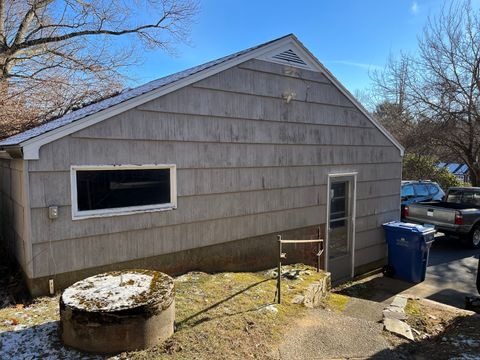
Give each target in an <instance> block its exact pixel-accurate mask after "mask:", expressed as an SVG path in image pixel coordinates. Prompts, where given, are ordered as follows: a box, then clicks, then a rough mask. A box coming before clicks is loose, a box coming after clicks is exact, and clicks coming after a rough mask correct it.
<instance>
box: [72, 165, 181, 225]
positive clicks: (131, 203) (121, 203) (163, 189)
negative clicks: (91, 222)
mask: <svg viewBox="0 0 480 360" xmlns="http://www.w3.org/2000/svg"><path fill="white" fill-rule="evenodd" d="M176 173H177V171H176V165H172V164H162V165H91V166H90V165H78V166H77V165H73V166H71V168H70V182H71V193H72V219H73V220H77V219H86V218H91V217H100V216H114V215H127V214H133V213H139V212H151V211H162V210H173V209H176V208H177V179H176V178H177V174H176Z"/></svg>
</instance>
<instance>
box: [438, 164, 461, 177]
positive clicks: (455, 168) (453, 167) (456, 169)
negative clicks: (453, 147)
mask: <svg viewBox="0 0 480 360" xmlns="http://www.w3.org/2000/svg"><path fill="white" fill-rule="evenodd" d="M437 167H439V168H445V169H447V170H448V171H450V172H451V173H452V174H455V175H465V174H467V173H468V165H467V164H458V163H439V164H438V165H437Z"/></svg>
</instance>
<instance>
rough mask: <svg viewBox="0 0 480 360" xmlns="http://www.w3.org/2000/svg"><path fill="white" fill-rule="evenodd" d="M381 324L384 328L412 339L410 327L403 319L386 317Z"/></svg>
mask: <svg viewBox="0 0 480 360" xmlns="http://www.w3.org/2000/svg"><path fill="white" fill-rule="evenodd" d="M383 325H385V330H387V331H390V332H391V333H394V334H397V335H400V336H403V337H404V338H406V339H409V340H412V341H413V340H414V337H413V332H412V328H411V327H410V326H409V325H408V324H406V323H405V322H403V321H400V320H397V319H389V318H386V319H384V320H383Z"/></svg>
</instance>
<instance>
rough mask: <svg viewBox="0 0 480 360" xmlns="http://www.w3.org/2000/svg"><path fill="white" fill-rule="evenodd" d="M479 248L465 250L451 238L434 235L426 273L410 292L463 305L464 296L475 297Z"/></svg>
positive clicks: (459, 305)
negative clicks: (423, 279) (424, 277)
mask: <svg viewBox="0 0 480 360" xmlns="http://www.w3.org/2000/svg"><path fill="white" fill-rule="evenodd" d="M479 253H480V250H478V249H477V250H472V249H466V248H465V247H463V246H461V245H460V244H458V241H455V240H454V239H448V238H446V237H444V236H437V237H436V238H435V242H434V244H433V246H432V249H431V251H430V258H429V261H428V267H427V276H426V279H425V281H424V282H423V283H421V284H418V285H416V286H414V287H413V288H412V289H411V291H410V293H413V294H416V295H418V296H422V297H425V298H428V299H431V300H435V301H438V302H442V303H445V304H449V305H453V306H456V307H464V305H465V302H464V300H465V296H479V294H478V291H477V287H476V283H475V282H476V276H477V267H478V256H479Z"/></svg>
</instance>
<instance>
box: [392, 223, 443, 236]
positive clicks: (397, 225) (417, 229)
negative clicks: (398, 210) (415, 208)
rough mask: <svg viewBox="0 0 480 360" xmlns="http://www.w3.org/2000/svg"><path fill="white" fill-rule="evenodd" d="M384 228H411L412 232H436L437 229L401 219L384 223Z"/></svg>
mask: <svg viewBox="0 0 480 360" xmlns="http://www.w3.org/2000/svg"><path fill="white" fill-rule="evenodd" d="M383 227H384V228H390V229H396V230H403V231H405V230H407V231H408V230H409V231H411V232H416V233H422V234H425V233H429V232H434V231H435V229H434V228H432V227H427V226H423V225H419V224H412V223H404V222H400V221H391V222H388V223H385V224H383Z"/></svg>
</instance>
